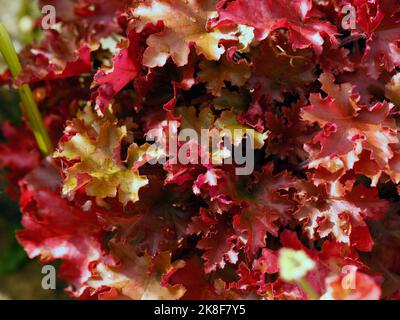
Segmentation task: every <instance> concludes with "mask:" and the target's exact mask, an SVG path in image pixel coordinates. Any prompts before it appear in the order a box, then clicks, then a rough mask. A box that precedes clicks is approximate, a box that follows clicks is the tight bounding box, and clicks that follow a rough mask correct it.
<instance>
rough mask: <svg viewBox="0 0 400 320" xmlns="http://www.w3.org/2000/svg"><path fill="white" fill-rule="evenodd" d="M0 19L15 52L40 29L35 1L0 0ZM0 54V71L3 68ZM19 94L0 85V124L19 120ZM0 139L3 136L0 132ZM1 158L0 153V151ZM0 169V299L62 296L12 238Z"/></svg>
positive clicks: (16, 217)
mask: <svg viewBox="0 0 400 320" xmlns="http://www.w3.org/2000/svg"><path fill="white" fill-rule="evenodd" d="M0 8H1V10H0V21H1V22H2V23H3V24H4V25H5V27H6V28H7V30H8V31H9V33H10V35H11V37H12V39H13V42H14V45H15V47H16V49H17V51H19V50H20V49H21V48H23V47H24V46H25V45H26V44H28V43H31V42H32V41H34V40H37V39H38V38H39V37H40V36H41V34H40V31H38V30H36V31H34V30H33V29H34V21H35V19H37V18H38V17H40V11H39V10H38V7H37V1H35V0H0ZM6 68H7V67H6V65H5V64H4V61H3V59H2V57H1V55H0V73H1V72H3V71H4V70H6ZM20 118H21V114H20V109H19V96H18V94H17V93H16V92H15V91H13V90H10V88H8V87H7V86H4V87H0V124H2V123H3V122H4V121H6V120H9V121H11V122H13V123H14V124H18V123H19V122H20ZM0 140H1V141H4V137H2V136H1V134H0ZM0 157H1V154H0ZM2 174H3V173H2V172H0V299H65V298H66V296H65V295H64V293H63V286H64V285H63V284H61V283H60V281H58V282H57V290H44V289H42V287H41V281H42V276H43V275H42V273H41V268H42V266H41V265H40V264H39V263H38V261H36V260H35V261H30V260H29V259H28V258H27V256H26V254H25V252H24V250H23V249H22V248H21V246H20V245H19V244H18V242H17V241H16V239H15V231H16V230H17V229H20V228H21V226H20V220H21V214H20V212H19V209H18V203H17V202H15V201H12V200H10V199H8V198H7V196H6V195H5V194H4V189H5V183H6V182H5V181H4V179H2V178H1V175H2Z"/></svg>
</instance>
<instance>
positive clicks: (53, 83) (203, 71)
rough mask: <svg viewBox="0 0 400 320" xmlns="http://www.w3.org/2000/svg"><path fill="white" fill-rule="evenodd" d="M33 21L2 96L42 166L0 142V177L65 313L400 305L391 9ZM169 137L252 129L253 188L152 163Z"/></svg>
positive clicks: (101, 8)
mask: <svg viewBox="0 0 400 320" xmlns="http://www.w3.org/2000/svg"><path fill="white" fill-rule="evenodd" d="M44 5H52V6H54V7H55V9H56V12H57V24H56V25H55V26H53V27H52V28H51V29H50V30H46V31H44V38H43V40H42V41H41V42H40V43H34V44H32V46H31V47H29V48H26V49H24V50H23V51H22V52H21V53H20V55H19V57H20V61H21V64H22V66H23V70H22V72H17V73H16V74H15V75H14V76H15V77H12V74H11V73H9V72H6V73H5V74H4V75H2V77H1V78H0V79H1V83H2V84H6V83H9V84H12V85H14V86H18V87H20V86H22V85H27V84H28V85H30V87H31V88H32V92H33V95H32V96H33V98H34V100H35V102H36V103H37V104H38V105H39V109H40V111H41V114H42V117H43V119H44V124H45V126H46V128H47V131H48V132H49V135H50V139H51V140H52V144H53V145H54V146H56V147H55V150H54V152H51V154H50V155H49V156H48V157H43V155H41V153H40V151H42V154H43V151H46V149H43V148H41V149H39V147H38V145H37V143H36V141H35V136H34V135H33V134H32V133H30V132H31V131H30V129H35V128H34V125H33V124H32V122H31V121H26V122H25V125H23V126H22V127H14V126H13V125H12V124H10V123H5V124H4V126H3V128H2V131H3V135H4V136H5V138H6V139H7V141H8V142H7V143H4V144H2V145H0V152H1V158H0V165H1V167H2V168H5V169H7V170H8V171H7V172H8V173H7V176H6V177H5V178H6V179H7V180H8V185H9V188H8V191H9V194H10V196H13V197H14V198H19V201H20V206H21V211H22V213H23V217H22V225H23V229H22V230H20V231H18V233H17V237H18V240H19V242H20V243H21V245H22V246H23V247H24V249H25V250H26V252H27V253H28V255H29V257H30V258H35V257H39V258H40V260H41V262H43V263H46V262H50V261H54V260H62V264H61V267H60V270H59V272H58V275H59V277H61V278H62V279H63V280H64V281H66V282H67V284H68V285H69V286H68V288H67V291H68V293H69V294H70V295H72V296H73V297H76V298H79V299H125V298H131V299H398V298H400V280H399V279H400V278H399V273H400V259H399V252H400V216H399V210H400V205H399V200H400V198H399V192H400V185H399V183H400V140H399V138H400V135H399V123H400V122H399V121H400V118H399V112H398V110H399V109H398V108H399V107H400V69H399V67H400V47H399V42H400V2H399V1H397V0H336V1H317V0H315V1H312V0H219V1H218V0H144V1H128V0H74V1H71V0H47V1H44V0H43V1H40V6H44ZM345 6H348V7H349V6H351V8H353V9H354V12H355V16H354V17H352V18H354V28H350V29H349V28H344V26H343V23H342V22H343V19H344V18H345V15H346V13H343V12H344V11H343V10H342V9H343V7H345ZM38 25H40V23H38ZM25 109H26V108H25ZM28 109H29V108H28ZM26 119H27V120H29V115H28V116H27V118H26ZM172 121H173V122H174V123H176V128H175V129H176V130H177V131H178V132H179V131H180V130H183V129H193V130H195V131H197V132H200V131H201V129H217V130H223V129H226V130H234V129H248V130H250V131H249V132H250V133H251V135H252V137H253V138H255V140H256V144H255V145H254V156H255V168H254V172H253V173H252V174H250V175H245V176H240V175H237V174H236V173H235V165H234V164H224V163H223V162H221V163H220V164H218V163H217V164H215V163H213V164H195V163H189V164H187V165H184V164H180V163H172V162H169V161H166V162H165V163H164V164H150V163H149V158H150V156H149V154H148V153H146V150H148V148H149V146H150V143H149V142H148V141H147V140H148V139H147V138H148V133H149V132H150V131H152V132H154V130H157V131H159V132H160V133H161V134H162V135H163V136H164V138H165V139H168V134H169V131H168V129H167V127H168V123H169V122H172ZM34 132H35V134H36V136H38V135H39V137H40V136H41V135H40V133H39V134H38V132H37V130H34ZM42 134H44V133H43V132H42ZM42 136H43V135H42ZM243 138H245V137H243ZM36 139H37V137H36ZM188 143H190V141H189V142H188ZM48 145H51V144H50V142H49V143H48ZM44 153H46V152H44ZM174 156H175V154H174V153H173V151H170V150H169V151H167V150H164V153H163V154H161V155H160V154H158V155H157V157H164V158H165V159H170V158H171V157H174ZM17 185H18V186H19V188H16V186H17Z"/></svg>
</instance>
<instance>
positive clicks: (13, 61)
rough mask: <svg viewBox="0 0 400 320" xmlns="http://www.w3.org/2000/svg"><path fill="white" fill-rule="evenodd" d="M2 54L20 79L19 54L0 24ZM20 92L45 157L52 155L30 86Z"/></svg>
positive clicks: (22, 87) (27, 115) (14, 74)
mask: <svg viewBox="0 0 400 320" xmlns="http://www.w3.org/2000/svg"><path fill="white" fill-rule="evenodd" d="M0 52H1V54H2V55H3V57H4V60H5V62H6V63H7V65H8V67H9V69H10V71H11V74H12V76H13V77H14V78H16V77H18V75H19V74H20V72H21V70H22V67H21V63H20V62H19V59H18V56H17V52H16V51H15V48H14V45H13V43H12V41H11V39H10V36H9V35H8V32H7V30H6V28H5V27H4V26H3V24H2V23H0ZM18 92H19V95H20V96H21V101H22V104H23V111H24V113H25V115H26V117H27V118H28V121H29V124H30V126H31V128H32V131H33V134H34V135H35V138H36V141H37V144H38V146H39V149H40V151H41V152H42V154H43V155H45V156H47V155H50V154H51V153H52V150H53V147H52V145H51V141H50V137H49V135H48V133H47V130H46V127H45V125H44V122H43V119H42V116H41V114H40V112H39V109H38V107H37V104H36V102H35V100H34V99H33V95H32V91H31V88H30V87H29V85H28V84H24V85H22V86H21V87H20V88H19V89H18Z"/></svg>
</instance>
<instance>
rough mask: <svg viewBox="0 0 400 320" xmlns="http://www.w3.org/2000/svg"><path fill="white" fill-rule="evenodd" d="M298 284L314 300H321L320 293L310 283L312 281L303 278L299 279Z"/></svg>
mask: <svg viewBox="0 0 400 320" xmlns="http://www.w3.org/2000/svg"><path fill="white" fill-rule="evenodd" d="M298 285H299V286H300V287H301V289H303V291H304V292H305V293H306V294H307V295H308V297H309V298H311V299H312V300H319V295H318V294H317V293H316V292H315V290H314V288H313V287H312V286H311V285H310V283H309V282H308V281H307V280H306V279H305V278H302V279H301V280H299V281H298Z"/></svg>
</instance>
